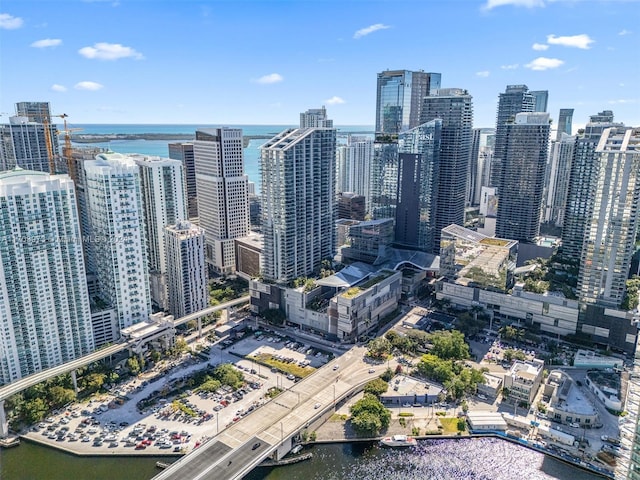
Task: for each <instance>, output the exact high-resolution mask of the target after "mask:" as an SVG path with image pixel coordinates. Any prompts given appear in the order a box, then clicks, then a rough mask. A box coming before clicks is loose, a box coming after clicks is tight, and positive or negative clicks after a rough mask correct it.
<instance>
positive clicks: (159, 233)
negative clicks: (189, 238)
mask: <svg viewBox="0 0 640 480" xmlns="http://www.w3.org/2000/svg"><path fill="white" fill-rule="evenodd" d="M131 158H133V160H134V161H135V162H136V164H137V165H138V167H139V168H140V180H141V187H142V204H143V206H144V221H145V227H146V228H145V232H146V236H147V237H146V238H147V261H148V266H149V278H150V281H151V301H152V302H153V303H154V304H155V305H156V306H157V307H159V308H160V309H161V310H165V309H166V308H167V307H168V303H167V279H166V275H167V264H166V259H167V258H168V257H167V256H166V252H165V231H164V228H165V227H166V226H167V225H175V224H176V223H178V222H180V221H182V220H185V219H186V218H187V207H186V192H185V190H184V186H185V182H184V167H183V165H182V162H180V161H179V160H171V159H169V158H160V157H147V156H144V155H131Z"/></svg>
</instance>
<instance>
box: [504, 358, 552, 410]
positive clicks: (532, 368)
mask: <svg viewBox="0 0 640 480" xmlns="http://www.w3.org/2000/svg"><path fill="white" fill-rule="evenodd" d="M543 368H544V362H543V361H542V360H538V359H534V360H531V361H526V362H523V361H520V360H516V361H515V362H513V365H511V369H510V370H509V372H508V373H506V374H505V375H504V387H503V388H504V389H506V390H507V391H508V394H507V399H508V401H510V402H518V403H525V404H527V405H530V404H531V402H533V399H534V398H535V396H536V394H537V393H538V388H540V382H541V381H542V371H543Z"/></svg>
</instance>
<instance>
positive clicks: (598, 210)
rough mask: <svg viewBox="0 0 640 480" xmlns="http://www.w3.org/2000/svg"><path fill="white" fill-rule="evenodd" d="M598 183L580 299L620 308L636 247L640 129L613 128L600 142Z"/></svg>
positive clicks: (582, 262) (584, 252)
mask: <svg viewBox="0 0 640 480" xmlns="http://www.w3.org/2000/svg"><path fill="white" fill-rule="evenodd" d="M595 169H596V171H595V172H594V175H595V177H596V178H597V183H596V185H597V188H596V189H595V192H594V195H593V201H592V202H593V203H592V205H593V208H592V210H591V215H590V218H589V219H588V222H587V225H586V230H585V241H584V248H583V250H582V255H581V258H580V272H579V274H578V292H579V297H580V301H581V302H585V303H596V304H598V305H601V306H604V307H610V308H620V306H621V305H622V301H623V299H624V295H625V292H626V281H627V278H628V276H629V266H630V265H631V257H632V255H633V252H634V251H635V240H636V232H637V228H638V206H639V202H640V129H632V128H624V127H618V128H608V129H606V130H605V131H604V132H603V134H602V136H601V137H600V141H599V142H598V146H597V147H596V166H595Z"/></svg>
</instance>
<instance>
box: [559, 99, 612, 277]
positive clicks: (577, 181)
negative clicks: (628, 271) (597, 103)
mask: <svg viewBox="0 0 640 480" xmlns="http://www.w3.org/2000/svg"><path fill="white" fill-rule="evenodd" d="M616 126H619V127H621V126H622V124H621V123H613V112H611V111H610V110H609V111H604V112H600V113H599V114H597V115H592V116H591V117H590V121H589V123H587V124H586V126H585V130H584V133H583V134H581V135H580V136H578V138H577V139H576V141H575V145H574V150H573V158H572V160H571V172H570V175H569V186H568V191H567V200H566V210H565V214H564V222H563V227H562V248H561V249H560V252H561V256H562V258H563V260H564V261H569V262H573V263H575V264H576V265H577V264H578V262H579V259H580V257H581V255H582V248H583V245H584V241H585V235H586V228H587V224H588V223H589V222H590V221H591V216H592V212H593V198H594V192H595V191H596V188H597V183H596V182H597V178H598V176H597V172H598V168H597V167H598V163H597V162H596V147H597V146H598V142H599V141H600V136H601V135H602V132H604V130H606V129H607V128H609V127H616Z"/></svg>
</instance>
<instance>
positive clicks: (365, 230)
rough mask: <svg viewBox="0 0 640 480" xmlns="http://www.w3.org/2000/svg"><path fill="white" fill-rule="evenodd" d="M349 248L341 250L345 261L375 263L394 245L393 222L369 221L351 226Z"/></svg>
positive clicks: (385, 220)
mask: <svg viewBox="0 0 640 480" xmlns="http://www.w3.org/2000/svg"><path fill="white" fill-rule="evenodd" d="M346 243H347V246H345V247H343V248H342V249H341V254H342V258H343V260H344V261H352V262H366V263H372V264H373V263H375V261H376V260H377V259H378V258H380V257H382V255H383V253H384V250H385V248H386V247H389V246H391V244H392V243H393V220H392V219H390V218H386V219H382V220H368V221H364V222H357V223H353V224H351V225H349V231H348V234H347V242H346Z"/></svg>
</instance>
